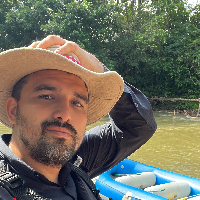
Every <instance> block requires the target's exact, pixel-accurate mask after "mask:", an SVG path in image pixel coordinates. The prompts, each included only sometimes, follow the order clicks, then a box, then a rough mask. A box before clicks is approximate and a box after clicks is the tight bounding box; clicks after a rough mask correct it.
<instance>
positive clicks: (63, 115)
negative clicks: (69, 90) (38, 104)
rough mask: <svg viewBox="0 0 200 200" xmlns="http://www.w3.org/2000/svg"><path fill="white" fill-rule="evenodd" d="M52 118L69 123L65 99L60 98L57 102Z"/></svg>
mask: <svg viewBox="0 0 200 200" xmlns="http://www.w3.org/2000/svg"><path fill="white" fill-rule="evenodd" d="M53 118H54V119H56V120H60V121H62V122H68V123H69V122H70V121H71V112H70V106H69V102H68V101H67V100H66V99H62V101H59V102H58V103H57V105H56V107H55V110H54V112H53Z"/></svg>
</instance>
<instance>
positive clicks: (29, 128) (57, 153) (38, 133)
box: [16, 108, 81, 168]
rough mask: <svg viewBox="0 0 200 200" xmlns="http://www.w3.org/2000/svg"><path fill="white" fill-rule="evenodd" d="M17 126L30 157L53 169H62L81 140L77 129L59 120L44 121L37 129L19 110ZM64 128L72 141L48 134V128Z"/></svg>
mask: <svg viewBox="0 0 200 200" xmlns="http://www.w3.org/2000/svg"><path fill="white" fill-rule="evenodd" d="M16 116H17V125H16V127H18V128H17V129H18V134H19V138H20V140H21V141H22V143H23V144H24V146H25V147H26V149H27V150H28V155H29V156H30V157H31V158H32V159H33V160H35V161H37V162H39V163H41V164H44V165H46V166H49V167H52V168H61V167H62V166H63V165H64V164H65V163H66V162H67V161H68V160H70V159H71V158H72V156H73V155H74V154H75V152H76V150H77V148H78V146H80V143H81V141H80V140H81V139H78V137H77V131H76V130H75V128H74V127H73V126H72V125H71V124H69V123H67V122H65V123H61V122H60V121H59V120H53V121H43V122H42V123H41V124H40V126H39V127H35V126H34V125H33V124H32V123H31V122H29V121H28V120H27V118H26V117H24V116H23V115H22V114H21V113H20V109H19V108H17V114H16ZM52 126H53V127H55V126H56V127H64V128H66V129H68V131H70V133H71V138H70V139H71V140H66V139H65V138H54V137H52V136H51V135H50V136H49V134H48V132H46V128H47V127H52Z"/></svg>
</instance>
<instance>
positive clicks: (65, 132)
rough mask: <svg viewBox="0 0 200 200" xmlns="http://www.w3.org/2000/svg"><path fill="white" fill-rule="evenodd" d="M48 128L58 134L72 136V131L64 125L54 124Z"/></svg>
mask: <svg viewBox="0 0 200 200" xmlns="http://www.w3.org/2000/svg"><path fill="white" fill-rule="evenodd" d="M46 130H47V131H50V132H52V133H53V134H55V135H57V136H72V133H71V132H70V131H69V130H68V129H66V128H63V127H57V126H52V127H47V128H46Z"/></svg>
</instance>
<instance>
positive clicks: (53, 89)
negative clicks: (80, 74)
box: [33, 84, 58, 92]
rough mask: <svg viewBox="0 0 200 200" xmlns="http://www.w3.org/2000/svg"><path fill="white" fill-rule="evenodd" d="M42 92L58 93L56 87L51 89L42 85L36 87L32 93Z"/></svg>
mask: <svg viewBox="0 0 200 200" xmlns="http://www.w3.org/2000/svg"><path fill="white" fill-rule="evenodd" d="M42 90H49V91H58V89H57V88H56V87H52V86H48V85H45V84H42V85H39V86H37V87H36V88H35V89H34V90H33V92H38V91H42Z"/></svg>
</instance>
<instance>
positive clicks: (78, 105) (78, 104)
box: [72, 101, 83, 107]
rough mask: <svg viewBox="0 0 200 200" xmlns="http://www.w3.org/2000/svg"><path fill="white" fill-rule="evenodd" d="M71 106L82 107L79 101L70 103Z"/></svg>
mask: <svg viewBox="0 0 200 200" xmlns="http://www.w3.org/2000/svg"><path fill="white" fill-rule="evenodd" d="M72 104H74V105H75V106H77V107H83V105H82V104H81V103H80V102H79V101H72Z"/></svg>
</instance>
